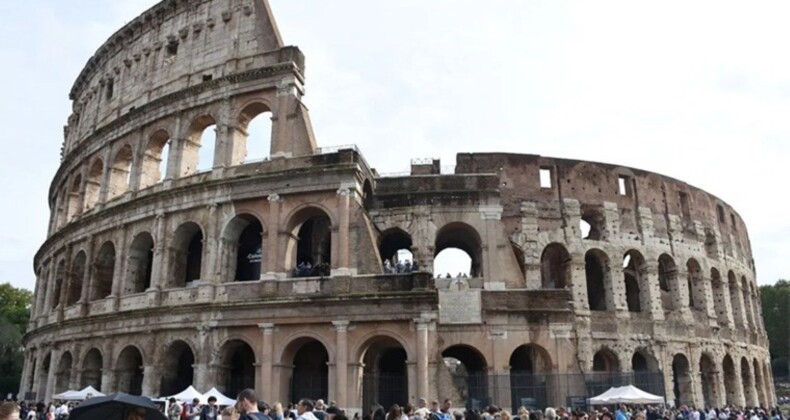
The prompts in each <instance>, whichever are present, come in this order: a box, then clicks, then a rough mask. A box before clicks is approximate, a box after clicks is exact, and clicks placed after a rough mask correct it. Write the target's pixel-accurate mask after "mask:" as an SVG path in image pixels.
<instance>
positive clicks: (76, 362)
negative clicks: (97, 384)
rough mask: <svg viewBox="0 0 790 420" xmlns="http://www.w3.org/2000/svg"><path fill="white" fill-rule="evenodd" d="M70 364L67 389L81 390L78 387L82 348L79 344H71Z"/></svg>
mask: <svg viewBox="0 0 790 420" xmlns="http://www.w3.org/2000/svg"><path fill="white" fill-rule="evenodd" d="M71 355H72V362H71V376H70V377H69V389H82V387H81V386H80V377H81V376H82V369H81V368H80V367H81V366H82V363H80V362H81V361H82V346H81V345H79V344H72V353H71Z"/></svg>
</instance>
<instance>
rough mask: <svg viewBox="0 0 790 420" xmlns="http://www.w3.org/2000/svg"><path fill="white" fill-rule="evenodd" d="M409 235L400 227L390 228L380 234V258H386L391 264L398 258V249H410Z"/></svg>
mask: <svg viewBox="0 0 790 420" xmlns="http://www.w3.org/2000/svg"><path fill="white" fill-rule="evenodd" d="M411 246H412V242H411V236H409V234H408V233H406V232H404V231H402V230H400V229H390V230H387V231H385V232H384V233H383V234H382V238H381V245H379V255H381V258H382V260H388V261H389V262H390V264H392V265H393V266H394V265H395V263H396V262H397V259H398V251H399V250H401V249H405V250H411Z"/></svg>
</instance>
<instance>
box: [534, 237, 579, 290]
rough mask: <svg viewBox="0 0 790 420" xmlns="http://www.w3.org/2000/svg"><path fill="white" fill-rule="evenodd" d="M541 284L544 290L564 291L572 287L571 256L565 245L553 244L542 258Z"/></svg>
mask: <svg viewBox="0 0 790 420" xmlns="http://www.w3.org/2000/svg"><path fill="white" fill-rule="evenodd" d="M540 284H541V287H542V288H544V289H564V288H566V287H570V285H571V254H569V253H568V250H567V249H566V248H565V246H564V245H562V244H559V243H551V244H549V245H547V246H546V248H544V249H543V254H541V256H540Z"/></svg>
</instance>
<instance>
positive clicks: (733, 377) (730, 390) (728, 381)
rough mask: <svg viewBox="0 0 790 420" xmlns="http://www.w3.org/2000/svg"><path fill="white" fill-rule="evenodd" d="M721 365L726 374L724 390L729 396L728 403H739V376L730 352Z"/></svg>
mask: <svg viewBox="0 0 790 420" xmlns="http://www.w3.org/2000/svg"><path fill="white" fill-rule="evenodd" d="M721 366H722V373H723V374H724V392H725V394H726V396H727V401H726V403H727V404H729V405H735V404H738V376H737V374H736V372H735V362H733V360H732V357H730V355H729V354H726V355H724V359H723V360H722V363H721Z"/></svg>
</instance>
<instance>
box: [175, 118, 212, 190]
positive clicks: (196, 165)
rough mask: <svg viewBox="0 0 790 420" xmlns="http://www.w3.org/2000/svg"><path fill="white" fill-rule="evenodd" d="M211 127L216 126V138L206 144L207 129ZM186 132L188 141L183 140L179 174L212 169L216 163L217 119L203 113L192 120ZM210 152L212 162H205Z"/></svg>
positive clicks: (190, 173) (185, 174)
mask: <svg viewBox="0 0 790 420" xmlns="http://www.w3.org/2000/svg"><path fill="white" fill-rule="evenodd" d="M211 127H214V139H213V141H209V142H207V143H206V144H204V137H205V134H206V130H210V129H211ZM186 133H187V135H186V141H183V142H181V150H180V152H181V164H180V170H179V171H178V172H179V176H188V175H192V174H194V173H197V172H199V171H205V170H210V169H211V168H212V167H213V165H214V159H213V157H214V149H215V147H216V144H217V143H216V142H217V120H216V119H215V118H214V117H213V116H211V115H210V114H202V115H200V116H198V117H196V118H195V119H193V120H192V122H191V123H190V124H189V127H188V128H187V132H186ZM207 152H208V153H207ZM209 153H210V156H211V159H210V162H205V161H204V160H208V159H207V158H208V156H209Z"/></svg>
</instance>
